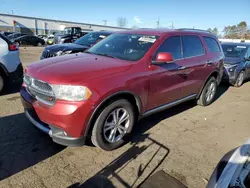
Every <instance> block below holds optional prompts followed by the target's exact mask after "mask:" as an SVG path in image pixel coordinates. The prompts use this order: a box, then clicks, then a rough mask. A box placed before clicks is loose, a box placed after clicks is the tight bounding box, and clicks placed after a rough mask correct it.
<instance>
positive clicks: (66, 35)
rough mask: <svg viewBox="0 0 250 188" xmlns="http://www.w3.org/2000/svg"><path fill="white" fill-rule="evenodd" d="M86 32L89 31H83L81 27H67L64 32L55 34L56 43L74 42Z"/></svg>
mask: <svg viewBox="0 0 250 188" xmlns="http://www.w3.org/2000/svg"><path fill="white" fill-rule="evenodd" d="M86 34H87V32H84V31H82V29H81V28H80V27H65V28H64V30H63V32H62V33H57V34H56V35H55V40H54V43H55V44H63V43H72V42H74V41H76V40H77V39H79V38H80V37H82V36H84V35H86Z"/></svg>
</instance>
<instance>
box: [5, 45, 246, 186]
mask: <svg viewBox="0 0 250 188" xmlns="http://www.w3.org/2000/svg"><path fill="white" fill-rule="evenodd" d="M41 51H42V48H31V47H30V48H27V49H24V48H22V49H21V59H22V62H23V64H24V66H26V65H28V64H29V63H32V62H34V61H37V60H39V57H40V53H41ZM249 92H250V82H249V83H245V84H244V85H243V87H241V88H233V87H227V86H223V87H220V88H219V92H218V95H217V100H216V101H215V102H214V103H213V104H212V105H211V106H209V107H205V108H204V107H199V106H196V105H194V103H193V102H188V103H185V104H182V105H179V106H177V107H174V108H172V109H169V110H167V111H164V112H162V113H159V114H156V115H153V116H151V117H148V118H146V119H144V120H142V121H140V122H139V123H138V124H137V125H136V128H135V130H134V133H133V138H132V141H131V142H130V143H128V144H127V145H125V146H123V147H122V148H120V149H118V150H116V151H113V152H104V151H102V150H100V149H98V148H95V147H92V146H84V147H78V148H66V147H62V146H59V145H57V144H54V143H53V142H52V141H51V140H50V138H49V137H48V136H46V135H44V134H42V133H40V132H39V131H38V130H36V129H35V128H33V126H32V124H31V123H29V121H28V120H27V119H26V118H25V116H24V114H23V108H22V105H21V102H20V99H19V94H18V93H17V92H15V91H14V90H13V92H12V93H9V94H6V95H4V96H0V180H1V181H0V187H3V188H8V187H12V188H14V187H15V188H16V187H25V188H27V187H32V188H33V187H62V188H64V187H69V186H71V185H72V186H71V187H78V185H81V184H83V183H84V182H85V181H86V180H88V182H87V187H88V186H90V185H93V184H92V183H93V182H95V183H96V182H100V181H101V180H105V181H106V182H109V183H110V184H111V183H112V184H113V185H114V186H116V187H130V186H133V187H136V185H138V184H139V183H141V182H142V181H144V180H145V179H146V178H147V177H148V175H150V174H152V173H154V172H156V171H158V170H161V169H163V170H164V171H165V172H167V173H169V174H170V175H172V176H174V177H176V178H177V179H178V180H180V181H181V182H182V183H184V184H185V185H187V186H188V187H199V188H201V187H205V186H206V183H207V180H208V179H209V177H210V175H211V173H212V171H213V169H214V168H215V166H216V164H217V163H218V161H219V160H220V158H221V157H222V156H223V155H224V154H225V153H226V152H228V151H229V150H231V149H232V148H234V147H236V146H239V145H241V144H242V143H243V142H245V141H246V140H247V139H248V138H249V133H250V119H248V115H249V113H250V95H249ZM84 185H86V184H84ZM111 187H112V186H111Z"/></svg>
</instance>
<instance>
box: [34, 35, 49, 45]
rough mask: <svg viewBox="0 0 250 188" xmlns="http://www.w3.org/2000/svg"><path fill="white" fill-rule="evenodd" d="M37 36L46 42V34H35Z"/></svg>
mask: <svg viewBox="0 0 250 188" xmlns="http://www.w3.org/2000/svg"><path fill="white" fill-rule="evenodd" d="M37 37H39V38H41V39H43V40H44V42H45V44H47V40H48V36H47V35H37Z"/></svg>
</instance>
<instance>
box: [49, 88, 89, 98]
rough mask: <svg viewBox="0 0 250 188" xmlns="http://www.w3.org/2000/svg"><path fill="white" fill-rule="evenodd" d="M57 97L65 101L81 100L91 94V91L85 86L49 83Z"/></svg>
mask: <svg viewBox="0 0 250 188" xmlns="http://www.w3.org/2000/svg"><path fill="white" fill-rule="evenodd" d="M51 87H52V89H53V91H54V93H55V96H56V98H57V99H61V100H66V101H82V100H86V99H88V98H89V97H90V96H91V94H92V93H91V91H90V90H89V89H88V88H87V87H85V86H71V85H51Z"/></svg>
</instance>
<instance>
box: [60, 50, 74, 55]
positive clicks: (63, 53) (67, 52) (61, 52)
mask: <svg viewBox="0 0 250 188" xmlns="http://www.w3.org/2000/svg"><path fill="white" fill-rule="evenodd" d="M71 52H72V50H69V51H65V52H63V51H59V52H57V53H56V55H57V56H60V55H66V54H70V53H71Z"/></svg>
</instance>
